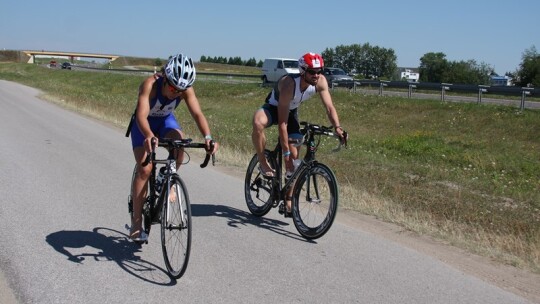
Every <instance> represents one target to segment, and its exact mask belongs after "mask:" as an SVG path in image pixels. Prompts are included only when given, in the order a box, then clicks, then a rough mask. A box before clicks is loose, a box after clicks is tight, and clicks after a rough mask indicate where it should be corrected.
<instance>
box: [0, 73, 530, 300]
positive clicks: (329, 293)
mask: <svg viewBox="0 0 540 304" xmlns="http://www.w3.org/2000/svg"><path fill="white" fill-rule="evenodd" d="M36 94H38V92H37V91H36V90H34V89H30V88H27V87H24V86H21V85H18V84H14V83H11V82H6V81H1V80H0V106H1V108H2V110H1V111H0V141H1V144H0V169H1V171H0V172H1V173H0V193H1V194H2V195H1V198H0V200H1V207H0V208H1V209H0V231H1V233H2V245H1V246H0V268H1V271H2V273H3V276H4V280H2V281H1V282H2V283H3V285H4V288H3V289H2V288H1V287H0V292H2V294H3V299H7V300H6V301H9V299H10V294H11V295H12V298H11V299H13V298H16V299H17V301H18V302H20V303H71V304H73V303H158V302H162V303H167V302H169V303H173V302H180V303H279V302H281V303H430V304H433V303H490V304H491V303H528V302H527V300H526V299H525V298H522V297H520V296H517V295H516V294H514V293H511V292H509V291H506V290H503V289H501V288H499V287H497V286H495V285H492V284H490V283H487V282H486V281H485V280H482V279H479V278H477V277H475V276H471V275H469V274H467V273H466V272H463V271H460V270H458V269H456V268H454V267H452V266H450V265H448V264H445V263H443V262H442V261H441V260H439V259H437V258H434V257H432V256H430V255H427V254H424V253H422V252H420V251H416V250H413V249H411V248H409V247H405V246H402V245H401V244H399V242H395V241H392V240H389V239H386V238H381V237H379V236H377V235H376V234H374V233H371V232H370V231H367V230H363V229H361V228H358V227H356V226H354V225H348V224H347V223H344V222H336V223H335V224H334V226H333V227H332V229H331V230H330V231H329V232H328V234H326V235H325V236H324V237H323V238H321V239H318V240H316V241H311V242H309V241H306V240H304V239H302V238H301V237H300V236H299V235H298V233H297V232H296V230H295V228H294V225H293V224H292V222H291V221H290V220H289V219H284V218H282V217H280V216H279V214H278V213H277V211H276V210H272V211H271V212H270V213H269V215H268V216H267V217H265V218H262V219H257V218H255V217H253V216H251V215H250V214H249V211H248V210H247V208H246V206H245V203H244V197H243V180H242V179H241V178H238V177H234V176H230V175H228V174H226V173H224V172H223V171H222V170H218V169H216V168H206V169H200V168H199V167H198V163H197V161H193V162H191V163H189V164H188V165H186V166H184V167H183V168H182V169H181V172H180V173H181V175H182V176H183V178H184V180H185V182H186V184H187V186H188V189H189V194H190V197H191V201H192V204H193V218H194V226H193V233H194V234H193V247H192V251H191V253H192V257H191V260H190V262H189V266H188V269H187V272H186V273H185V275H184V277H182V278H181V279H179V280H171V279H170V278H169V277H168V276H167V274H166V272H165V267H164V263H163V258H162V253H161V247H160V244H159V235H158V233H157V231H158V230H157V229H155V230H154V231H153V233H151V235H150V242H149V244H148V245H145V246H143V247H142V248H138V247H137V246H135V245H133V244H132V243H130V242H129V241H128V240H127V239H126V231H125V228H124V225H125V224H126V223H127V221H128V214H127V206H126V205H127V203H126V202H127V201H126V200H127V193H128V191H129V181H130V176H131V170H132V166H133V159H132V154H131V145H130V140H129V139H127V138H125V137H124V130H119V129H117V128H113V127H110V126H108V125H106V124H103V123H100V122H96V121H94V120H92V119H88V118H85V117H81V116H79V115H77V114H74V113H72V112H69V111H66V110H63V109H61V108H59V107H57V106H55V105H52V104H50V103H47V102H44V101H42V100H40V99H39V98H37V97H35V96H36ZM0 280H1V276H0ZM1 285H2V284H0V286H1ZM6 286H7V288H6ZM0 299H2V298H1V297H0Z"/></svg>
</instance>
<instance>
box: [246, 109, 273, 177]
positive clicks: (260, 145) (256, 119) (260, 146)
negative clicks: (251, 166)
mask: <svg viewBox="0 0 540 304" xmlns="http://www.w3.org/2000/svg"><path fill="white" fill-rule="evenodd" d="M267 125H268V117H267V116H266V113H265V111H264V110H263V109H259V110H257V111H256V112H255V114H254V115H253V131H252V133H251V140H252V141H253V146H254V147H255V151H256V152H257V157H258V158H259V164H260V165H261V168H262V170H263V171H264V172H266V173H270V172H271V173H272V175H273V169H272V167H270V164H269V163H268V160H267V159H266V157H264V148H265V146H266V135H265V134H264V129H265V128H266V126H267Z"/></svg>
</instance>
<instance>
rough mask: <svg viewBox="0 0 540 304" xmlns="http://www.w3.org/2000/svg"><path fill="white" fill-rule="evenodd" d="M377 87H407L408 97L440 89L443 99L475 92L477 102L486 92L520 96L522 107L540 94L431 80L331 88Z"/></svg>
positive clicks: (357, 82) (360, 82)
mask: <svg viewBox="0 0 540 304" xmlns="http://www.w3.org/2000/svg"><path fill="white" fill-rule="evenodd" d="M360 86H361V87H369V88H377V89H378V90H379V95H383V94H384V88H386V87H388V88H398V89H407V97H408V98H412V96H413V93H415V92H416V91H418V90H428V91H439V92H440V96H441V101H445V100H446V99H447V96H446V92H448V91H450V92H460V93H475V94H477V102H478V103H480V102H482V99H483V98H485V96H484V95H485V94H488V93H490V94H495V95H504V96H520V97H521V102H520V109H521V110H523V109H524V108H525V100H526V97H530V96H535V97H536V96H540V88H528V87H508V86H487V85H467V84H451V83H430V82H407V81H384V80H354V81H341V82H338V83H332V84H331V88H332V89H334V88H335V87H346V88H348V89H352V90H353V91H354V92H356V91H357V88H358V87H360Z"/></svg>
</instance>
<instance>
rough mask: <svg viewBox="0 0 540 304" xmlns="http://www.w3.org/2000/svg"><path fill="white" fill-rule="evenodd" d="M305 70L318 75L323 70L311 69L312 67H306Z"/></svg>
mask: <svg viewBox="0 0 540 304" xmlns="http://www.w3.org/2000/svg"><path fill="white" fill-rule="evenodd" d="M306 72H308V73H309V74H310V75H315V74H317V75H320V74H322V72H323V70H312V69H307V70H306Z"/></svg>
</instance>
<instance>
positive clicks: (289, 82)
mask: <svg viewBox="0 0 540 304" xmlns="http://www.w3.org/2000/svg"><path fill="white" fill-rule="evenodd" d="M278 88H279V92H280V95H279V102H278V131H279V138H280V140H281V148H282V149H283V151H284V152H285V151H289V134H288V132H287V122H288V121H289V106H290V104H291V100H292V99H293V97H294V80H293V79H292V78H291V77H284V78H282V79H281V80H280V81H279V83H278Z"/></svg>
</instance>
